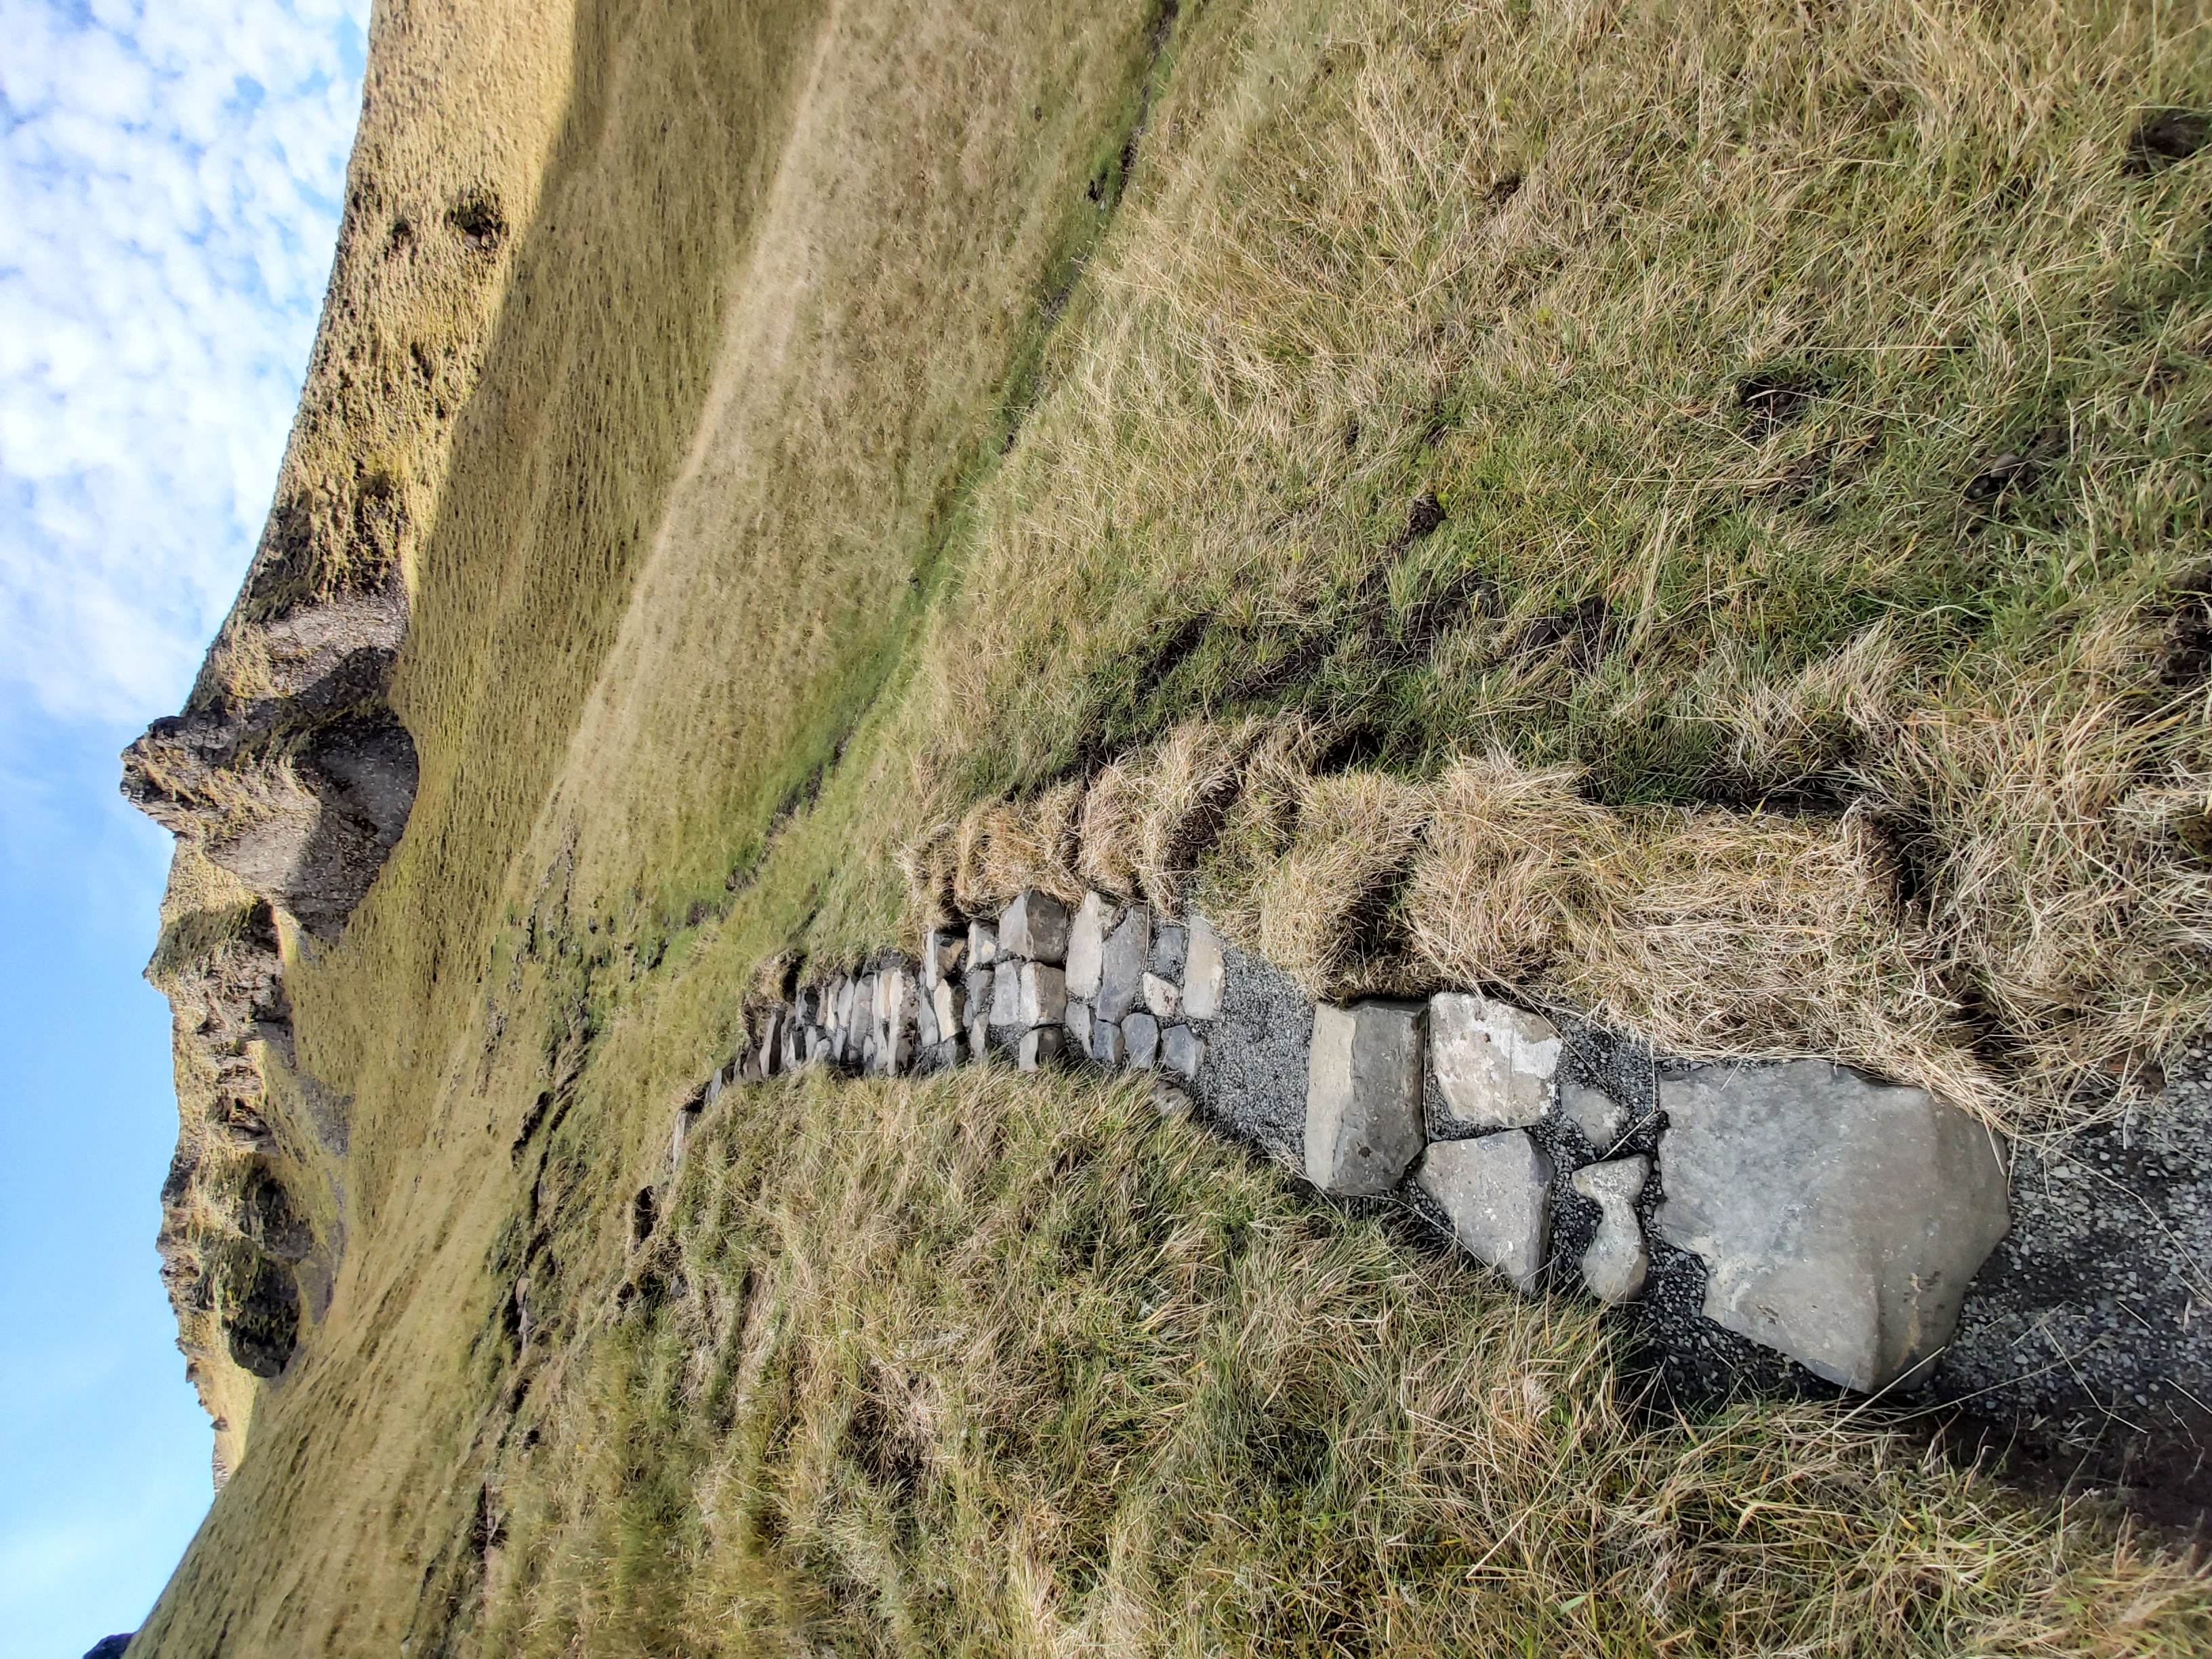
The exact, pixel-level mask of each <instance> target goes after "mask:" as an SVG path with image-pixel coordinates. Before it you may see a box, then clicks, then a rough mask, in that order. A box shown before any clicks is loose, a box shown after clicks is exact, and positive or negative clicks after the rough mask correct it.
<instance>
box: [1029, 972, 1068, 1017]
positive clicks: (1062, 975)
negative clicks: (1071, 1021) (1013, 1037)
mask: <svg viewBox="0 0 2212 1659" xmlns="http://www.w3.org/2000/svg"><path fill="white" fill-rule="evenodd" d="M1021 983H1022V992H1021V996H1022V1018H1021V1024H1024V1025H1054V1026H1057V1025H1059V1024H1062V1023H1063V1022H1064V1021H1066V1018H1067V975H1066V972H1064V971H1063V970H1062V969H1058V968H1055V967H1054V966H1053V965H1052V964H1051V963H1048V962H1025V963H1023V964H1022V981H1021Z"/></svg>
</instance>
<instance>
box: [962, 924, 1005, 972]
mask: <svg viewBox="0 0 2212 1659" xmlns="http://www.w3.org/2000/svg"><path fill="white" fill-rule="evenodd" d="M998 960H999V930H998V929H997V928H995V927H992V926H991V924H990V923H989V922H987V921H971V922H969V924H968V966H969V969H977V968H989V967H993V966H994V965H995V964H996V963H997V962H998Z"/></svg>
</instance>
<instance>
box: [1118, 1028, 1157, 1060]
mask: <svg viewBox="0 0 2212 1659" xmlns="http://www.w3.org/2000/svg"><path fill="white" fill-rule="evenodd" d="M1121 1042H1122V1044H1123V1049H1122V1054H1123V1058H1124V1059H1126V1060H1127V1061H1128V1063H1129V1064H1130V1065H1132V1066H1136V1067H1138V1068H1139V1070H1142V1069H1144V1068H1146V1067H1149V1066H1154V1065H1157V1064H1158V1062H1159V1058H1160V1023H1159V1021H1158V1020H1156V1019H1154V1018H1152V1016H1151V1015H1150V1014H1132V1015H1130V1016H1129V1017H1128V1018H1127V1019H1125V1020H1123V1021H1122V1022H1121Z"/></svg>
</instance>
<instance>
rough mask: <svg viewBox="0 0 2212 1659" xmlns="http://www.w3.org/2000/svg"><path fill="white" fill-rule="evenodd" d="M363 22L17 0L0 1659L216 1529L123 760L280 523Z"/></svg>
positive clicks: (7, 303)
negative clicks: (171, 1227)
mask: <svg viewBox="0 0 2212 1659" xmlns="http://www.w3.org/2000/svg"><path fill="white" fill-rule="evenodd" d="M367 14H368V6H367V3H366V0H290V3H286V0H169V3H167V4H166V5H161V6H141V5H135V4H131V3H123V0H92V3H89V4H69V3H57V0H0V939H4V940H5V941H6V945H5V949H6V951H7V956H6V958H5V959H6V961H7V962H8V964H9V966H8V973H7V975H6V979H5V981H4V982H5V985H6V988H7V994H6V995H5V996H4V997H0V1044H4V1048H0V1054H4V1061H5V1063H4V1065H0V1136H4V1138H5V1139H4V1143H0V1144H4V1148H5V1150H4V1151H0V1332H4V1333H5V1335H4V1339H0V1631H4V1632H7V1637H6V1640H7V1645H8V1647H9V1650H10V1651H11V1652H15V1653H21V1654H23V1655H25V1656H27V1659H28V1656H38V1655H52V1656H59V1659H75V1656H76V1655H79V1654H82V1652H83V1651H84V1650H85V1649H86V1648H88V1647H89V1646H90V1645H91V1644H92V1643H93V1642H94V1640H96V1639H97V1638H99V1637H100V1636H103V1635H106V1634H108V1633H109V1632H115V1631H123V1630H128V1629H131V1627H132V1626H135V1625H136V1624H137V1622H138V1620H140V1618H142V1617H143V1614H144V1613H145V1611H146V1609H147V1607H148V1606H149V1603H150V1602H151V1601H152V1599H153V1597H154V1595H155V1594H156V1593H157V1592H158V1591H159V1589H160V1588H161V1583H162V1582H163V1581H164V1580H165V1579H166V1578H167V1576H168V1573H169V1571H170V1569H171V1568H172V1567H173V1565H175V1563H176V1559H177V1556H178V1553H179V1551H180V1550H181V1549H182V1548H183V1547H184V1544H185V1541H186V1540H187V1539H188V1538H189V1537H190V1536H191V1530H192V1528H194V1527H195V1526H196V1525H197V1523H198V1521H199V1517H200V1515H201V1513H202V1512H203V1511H204V1509H205V1507H206V1503H207V1497H208V1452H209V1437H208V1431H207V1425H206V1419H204V1417H202V1416H201V1415H200V1413H199V1412H198V1409H197V1406H196V1405H195V1403H194V1401H193V1399H192V1395H191V1389H190V1388H189V1386H188V1385H187V1384H186V1383H185V1381H184V1363H183V1360H182V1359H181V1358H180V1357H179V1355H178V1353H177V1352H176V1350H175V1348H174V1347H173V1337H174V1334H175V1330H174V1326H173V1323H172V1322H171V1321H170V1319H169V1316H168V1311H167V1306H166V1304H165V1303H164V1302H163V1300H162V1297H161V1290H160V1286H159V1285H158V1283H157V1281H156V1280H155V1265H156V1263H155V1257H154V1252H153V1235H154V1231H155V1227H156V1226H157V1225H159V1204H158V1198H157V1193H158V1189H159V1188H160V1185H161V1176H162V1173H163V1171H164V1170H165V1169H166V1166H167V1161H168V1154H169V1150H170V1147H171V1145H172V1144H173V1141H174V1139H175V1133H176V1126H175V1102H174V1097H173V1094H172V1092H171V1088H170V1080H169V1074H168V1064H169V1060H168V1031H167V1012H166V1010H165V1009H164V1007H163V1006H162V1004H161V1000H160V999H159V998H158V997H156V996H155V994H153V993H152V992H151V991H150V990H149V988H148V987H146V986H145V985H144V984H143V982H142V981H140V979H139V977H138V972H139V969H140V968H141V967H142V966H143V963H144V962H145V959H146V957H147V955H148V953H149V951H151V949H152V946H153V941H154V933H155V905H156V903H157V902H158V900H159V896H160V891H161V876H162V872H163V871H164V869H165V867H166V864H167V837H166V836H163V835H162V834H161V832H160V831H158V830H156V829H154V828H153V827H152V826H151V825H149V824H147V823H143V821H141V820H139V819H137V817H135V816H134V815H133V814H131V813H130V812H129V811H127V809H125V807H124V805H123V804H122V802H121V800H120V799H119V798H118V796H117V794H116V793H115V781H116V777H117V769H116V763H115V757H116V753H117V751H118V750H119V749H120V748H121V747H122V746H123V744H125V743H127V742H128V741H129V740H130V739H131V737H133V736H134V735H136V733H137V731H138V730H139V728H141V727H142V726H144V724H145V723H146V722H147V721H148V720H150V719H152V718H153V717H155V715H157V714H165V713H170V712H173V711H174V709H175V708H177V706H178V704H179V701H180V700H181V698H182V697H183V696H184V693H185V689H186V688H187V686H188V685H189V684H190V682H191V675H192V671H193V670H194V669H195V668H196V667H197V664H198V659H199V657H200V653H201V652H202V651H203V650H204V648H205V646H206V642H207V639H208V636H209V635H210V633H211V632H212V630H213V629H214V627H215V625H216V623H217V622H218V621H220V620H221V618H222V612H223V611H224V610H225V608H226V607H227V606H228V604H229V600H230V597H231V595H232V593H233V592H234V591H235V589H236V587H237V585H238V581H239V578H240V575H241V574H243V573H244V570H245V568H246V560H247V558H248V556H250V554H251V552H252V546H253V541H254V538H255V536H256V535H257V534H258V531H259V528H260V524H261V520H262V517H263V515H264V513H266V512H267V510H268V505H269V498H270V491H271V489H272V487H273V485H274V483H275V480H276V465H277V461H278V459H279V458H280V456H281V455H282V453H283V444H284V435H285V431H286V428H287V427H288V425H289V422H290V419H291V413H292V409H293V405H294V404H295V401H296V399H297V398H298V395H299V386H300V379H301V374H302V372H303V371H304V368H305V366H306V362H307V349H308V346H309V343H310V342H311V339H312V337H313V330H314V324H315V316H316V312H317V310H318V307H319V305H320V303H321V300H322V293H323V285H324V282H325V278H326V276H328V273H329V268H330V258H331V246H332V243H333V241H334V240H335V238H336V234H337V215H338V208H339V202H340V197H341V193H342V191H343V179H344V170H345V158H346V152H347V149H348V147H349V144H350V143H351V139H352V133H353V125H354V120H355V118H356V113H357V112H358V108H359V101H360V81H361V69H362V48H363V44H364V39H363V30H364V27H365V25H366V22H367Z"/></svg>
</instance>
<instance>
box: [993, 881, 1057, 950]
mask: <svg viewBox="0 0 2212 1659" xmlns="http://www.w3.org/2000/svg"><path fill="white" fill-rule="evenodd" d="M999 949H1000V950H1001V951H1004V952H1006V954H1007V955H1008V956H1014V957H1027V958H1028V959H1029V960H1030V961H1031V962H1050V963H1062V962H1066V960H1067V907H1066V905H1065V904H1062V903H1061V902H1060V901H1059V900H1058V899H1056V898H1054V896H1052V895H1051V894H1049V893H1044V892H1040V891H1038V890H1036V888H1034V887H1032V888H1030V890H1028V891H1026V892H1024V894H1023V895H1022V896H1020V897H1019V898H1018V899H1016V900H1015V901H1014V902H1012V904H1009V905H1008V906H1007V907H1006V908H1005V909H1004V910H1002V911H1000V913H999Z"/></svg>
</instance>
